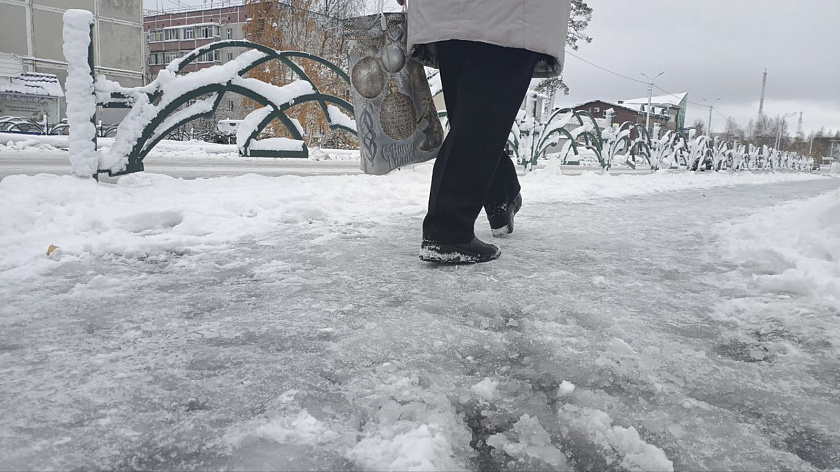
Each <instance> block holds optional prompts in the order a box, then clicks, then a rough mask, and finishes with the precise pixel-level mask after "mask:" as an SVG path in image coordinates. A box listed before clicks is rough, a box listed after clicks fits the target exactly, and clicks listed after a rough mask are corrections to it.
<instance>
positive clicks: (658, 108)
mask: <svg viewBox="0 0 840 472" xmlns="http://www.w3.org/2000/svg"><path fill="white" fill-rule="evenodd" d="M687 101H688V93H687V92H683V93H678V94H674V95H660V96H658V97H652V98H651V99H650V104H651V105H650V124H651V127H652V126H653V125H654V124H659V126H660V127H661V128H662V129H667V130H671V131H675V130H681V129H683V128H684V127H685V107H686V104H687ZM570 108H572V109H574V110H576V111H585V112H588V113H589V114H591V115H592V116H593V117H595V118H596V119H604V118H606V117H607V110H612V117H613V118H612V122H613V124H619V125H620V124H621V123H624V122H627V121H629V122H631V123H634V124H642V125H643V124H645V123H646V122H647V117H648V97H643V98H634V99H631V100H619V101H616V102H607V101H604V100H592V101H589V102H585V103H581V104H578V105H574V106H572V107H570ZM599 124H600V123H599Z"/></svg>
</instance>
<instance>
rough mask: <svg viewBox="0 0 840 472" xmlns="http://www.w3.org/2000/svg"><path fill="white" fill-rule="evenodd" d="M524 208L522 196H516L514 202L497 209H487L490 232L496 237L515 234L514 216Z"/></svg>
mask: <svg viewBox="0 0 840 472" xmlns="http://www.w3.org/2000/svg"><path fill="white" fill-rule="evenodd" d="M520 208H522V195H520V194H516V196H515V197H514V198H513V201H512V202H508V203H507V204H504V205H500V206H498V207H495V208H486V211H487V220H488V221H489V222H490V230H491V231H492V233H493V236H495V237H501V236H507V235H508V234H510V233H513V215H515V214H516V213H518V212H519V209H520Z"/></svg>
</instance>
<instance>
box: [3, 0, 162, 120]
mask: <svg viewBox="0 0 840 472" xmlns="http://www.w3.org/2000/svg"><path fill="white" fill-rule="evenodd" d="M70 8H78V9H82V10H88V11H90V12H92V13H93V15H94V28H93V39H94V47H93V53H94V64H95V66H96V73H97V74H104V75H105V76H106V77H107V78H109V79H111V80H115V81H117V82H119V83H120V84H122V85H123V86H126V87H136V86H140V85H143V82H144V70H145V61H144V56H145V53H144V50H143V47H144V46H143V45H144V41H143V10H142V6H141V1H140V0H137V1H127V0H0V32H2V33H0V53H5V54H3V57H4V59H3V63H4V64H5V67H2V69H3V72H2V73H0V76H2V77H3V82H4V83H5V85H4V88H3V91H4V97H3V101H4V104H5V109H6V110H7V112H8V113H14V114H16V115H21V114H22V115H26V114H27V113H28V112H26V110H28V109H32V110H33V113H35V114H38V113H39V112H38V107H42V106H44V107H45V110H53V109H54V108H53V107H52V105H49V106H45V105H42V104H40V102H39V101H43V100H46V101H49V100H52V99H58V105H59V108H58V110H59V114H60V115H62V116H63V114H64V108H65V105H64V99H63V97H61V96H58V97H57V96H56V95H61V94H60V88H61V87H60V86H59V87H58V88H56V87H55V86H53V85H50V86H49V87H46V86H44V84H53V83H54V82H55V81H57V82H58V83H59V84H62V85H63V84H64V81H65V79H66V78H67V62H66V61H65V60H64V51H63V45H64V40H63V21H64V19H63V17H64V12H65V11H67V10H68V9H70ZM54 78H55V79H54ZM15 84H16V85H15ZM31 84H36V86H34V87H33V86H32V85H31ZM36 102H38V103H39V104H37V105H33V103H36ZM8 110H13V111H11V112H10V111H8ZM44 114H50V115H53V114H52V112H50V113H44ZM124 114H125V112H124V111H121V110H101V115H100V116H101V117H102V119H103V121H106V122H107V121H111V120H110V119H109V117H110V116H111V115H113V119H116V117H118V116H121V115H124ZM25 117H29V116H25ZM50 119H51V120H52V121H54V118H53V117H52V116H51V118H50Z"/></svg>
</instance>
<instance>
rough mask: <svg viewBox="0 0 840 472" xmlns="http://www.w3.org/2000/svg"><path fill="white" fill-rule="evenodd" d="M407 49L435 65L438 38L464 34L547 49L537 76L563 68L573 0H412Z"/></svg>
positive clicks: (507, 44) (473, 38)
mask: <svg viewBox="0 0 840 472" xmlns="http://www.w3.org/2000/svg"><path fill="white" fill-rule="evenodd" d="M406 3H407V4H408V50H409V51H412V55H413V56H414V57H416V58H417V59H419V60H421V61H422V62H425V63H427V64H428V65H433V64H434V62H435V60H434V55H435V54H434V48H433V47H431V48H429V47H427V45H431V44H432V43H435V42H437V41H445V40H448V39H462V40H468V41H479V42H483V43H490V44H495V45H498V46H505V47H512V48H521V49H528V50H530V51H534V52H539V53H543V54H545V55H547V56H548V57H547V58H546V60H545V61H540V64H538V65H537V71H536V72H535V74H534V75H535V76H536V77H546V76H552V75H557V74H559V73H560V72H561V71H562V69H563V58H564V54H563V51H564V47H565V45H566V33H567V32H568V28H569V14H570V10H571V0H408V1H407V2H406Z"/></svg>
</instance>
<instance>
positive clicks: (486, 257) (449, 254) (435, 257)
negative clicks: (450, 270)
mask: <svg viewBox="0 0 840 472" xmlns="http://www.w3.org/2000/svg"><path fill="white" fill-rule="evenodd" d="M501 254H502V252H501V251H496V252H495V253H494V254H474V253H466V252H463V251H459V250H458V249H455V248H453V247H451V246H447V245H445V244H441V245H428V246H423V247H421V248H420V260H421V261H424V262H435V263H438V264H476V263H479V262H490V261H492V260H494V259H497V258H498V257H499V256H500V255H501Z"/></svg>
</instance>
